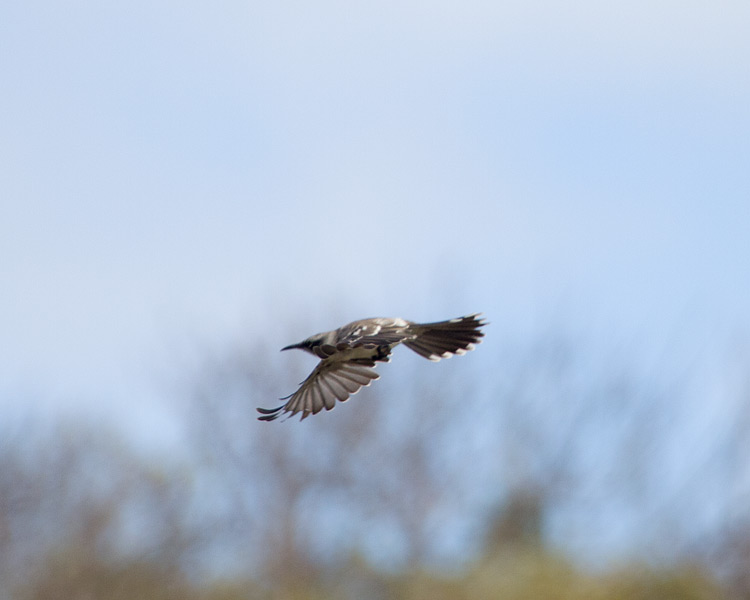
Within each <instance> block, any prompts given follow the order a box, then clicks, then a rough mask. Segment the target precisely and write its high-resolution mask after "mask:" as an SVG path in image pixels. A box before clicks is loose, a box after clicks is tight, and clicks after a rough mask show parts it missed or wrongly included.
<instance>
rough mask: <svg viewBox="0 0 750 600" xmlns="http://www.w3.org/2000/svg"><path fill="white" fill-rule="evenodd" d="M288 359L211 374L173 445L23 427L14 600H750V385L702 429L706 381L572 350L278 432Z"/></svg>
mask: <svg viewBox="0 0 750 600" xmlns="http://www.w3.org/2000/svg"><path fill="white" fill-rule="evenodd" d="M483 350H484V348H482V347H480V349H479V352H481V351H483ZM404 353H405V354H406V352H405V351H404ZM500 354H501V355H500ZM476 356H478V353H477V355H476ZM278 357H279V355H278V354H277V352H276V349H275V348H274V349H272V348H271V347H270V346H269V347H264V346H260V347H259V346H258V345H257V344H255V345H254V346H252V347H250V346H237V347H232V348H228V349H225V350H223V351H220V352H214V353H212V354H211V356H210V357H209V358H206V357H203V358H202V359H201V360H199V361H198V362H196V364H194V365H191V367H190V369H189V371H190V376H189V377H186V380H185V382H184V385H183V386H182V391H181V392H180V393H176V394H175V397H178V398H179V400H176V401H175V403H174V404H172V408H173V409H174V414H175V418H176V419H181V422H182V425H184V429H183V435H182V438H181V441H180V443H179V444H176V445H175V447H173V448H172V447H169V448H167V449H165V448H160V449H159V450H154V449H146V448H143V447H140V446H138V445H137V444H134V443H133V442H132V440H130V439H129V438H128V436H126V435H125V434H124V433H123V432H121V431H120V430H119V429H117V427H115V426H114V425H113V424H111V423H110V424H106V425H105V424H103V423H101V422H96V421H94V420H87V419H85V418H82V417H81V416H79V415H77V416H76V417H75V418H72V417H68V418H57V419H46V420H43V419H41V418H40V417H39V416H38V415H32V416H29V417H28V418H27V419H21V420H17V419H16V420H13V421H11V422H6V423H5V424H4V425H3V426H2V427H0V436H1V437H0V584H1V585H0V600H5V599H6V598H13V599H16V598H18V599H23V600H37V599H39V600H41V599H53V598H54V599H57V598H60V599H71V600H78V599H80V600H84V599H86V600H89V599H101V600H110V599H111V600H115V599H118V600H119V599H126V598H127V599H130V598H139V599H143V600H150V599H175V600H176V599H180V600H191V599H206V600H208V599H217V600H219V599H221V600H234V599H243V598H268V599H280V600H282V599H297V598H299V599H302V598H315V599H338V598H341V599H344V598H357V599H360V598H361V599H389V598H424V599H425V600H427V599H430V600H439V599H446V600H447V599H467V600H469V599H484V598H508V599H527V598H528V599H531V598H534V599H536V598H550V599H563V598H564V599H573V598H576V599H577V598H590V599H602V600H606V599H613V600H614V599H630V598H638V599H651V598H653V599H654V600H657V599H659V600H663V599H696V600H697V599H715V598H729V599H735V598H736V599H741V598H750V499H748V498H747V497H746V496H743V494H742V490H743V489H746V487H743V485H740V484H738V485H735V484H736V483H737V482H738V481H740V480H742V478H743V477H744V478H745V479H744V481H745V482H747V478H748V476H750V468H749V467H748V465H750V444H749V443H748V434H749V433H750V418H748V416H750V410H748V408H747V405H748V402H747V400H748V397H749V394H748V391H749V390H750V386H745V387H743V386H739V387H732V393H734V394H736V395H737V401H736V402H735V403H733V404H732V403H727V404H728V406H733V407H734V412H732V414H729V415H725V418H724V422H726V423H728V424H730V426H729V427H727V428H725V429H722V430H720V431H718V430H717V431H714V430H712V426H711V425H706V426H705V427H702V428H701V427H698V428H697V429H691V426H690V424H691V423H692V422H693V420H692V419H690V418H688V417H689V416H690V415H691V414H695V412H696V411H698V410H700V406H702V405H703V404H701V402H702V400H704V399H700V398H697V399H691V398H692V395H691V393H690V392H691V385H690V382H689V377H687V376H686V378H685V379H680V380H678V381H666V382H665V381H664V380H663V379H662V378H660V377H658V376H656V375H649V374H648V372H643V371H638V369H636V368H634V367H633V368H630V367H628V366H627V365H625V364H618V363H617V361H613V360H596V361H591V360H586V359H585V358H584V357H583V355H582V353H580V352H577V351H576V349H575V348H573V347H571V345H570V344H567V343H565V341H564V340H561V339H559V338H555V337H554V336H550V337H549V338H548V339H544V340H540V341H537V342H535V343H533V344H530V345H528V346H527V347H524V348H518V347H514V348H510V347H509V348H507V349H505V350H501V351H499V354H498V355H497V356H485V357H484V359H483V360H476V361H474V362H472V361H468V360H467V359H455V360H453V361H447V362H446V361H443V362H442V363H440V368H437V367H435V365H433V364H431V363H427V361H420V360H419V359H418V358H416V357H415V358H414V360H408V359H401V360H399V361H394V363H393V364H391V365H387V366H385V367H384V368H383V367H381V368H380V371H381V374H384V373H387V376H385V377H383V379H382V380H381V381H379V382H378V383H377V385H375V386H373V387H371V388H368V389H366V390H364V391H363V392H360V394H359V395H357V396H355V397H354V398H353V399H352V400H350V401H349V403H348V404H347V405H345V406H339V407H338V408H337V409H336V410H334V411H333V412H331V413H326V414H323V415H318V416H316V417H315V418H311V419H308V420H306V421H305V422H303V423H298V422H296V421H290V422H287V423H271V424H266V423H259V422H258V421H256V416H257V414H256V412H255V407H256V406H258V405H261V406H272V405H273V402H274V401H273V399H274V398H276V397H278V396H279V394H280V392H286V391H291V389H294V387H293V386H294V382H296V381H300V380H301V379H302V378H303V377H304V376H305V375H306V371H307V370H308V369H309V368H310V367H311V362H310V361H309V360H307V361H306V360H304V359H303V358H302V357H299V356H298V357H297V358H296V359H294V360H293V359H291V358H290V359H289V360H286V359H287V356H286V355H285V356H284V358H285V359H284V360H279V359H278ZM474 357H475V355H472V358H474ZM397 363H401V364H397ZM487 364H494V365H496V367H495V368H492V369H490V370H488V369H487ZM501 367H502V368H501ZM386 370H388V371H386ZM290 371H291V373H290ZM658 371H659V370H658V369H654V371H653V372H654V373H658ZM284 386H291V389H290V390H286V387H284ZM727 393H729V392H727ZM269 399H271V400H270V402H269ZM704 404H705V403H704ZM699 421H700V419H699ZM696 432H697V433H696ZM707 440H708V441H707ZM704 447H705V448H707V449H708V450H707V451H706V452H703V451H702V450H700V449H701V448H704ZM707 490H708V491H707ZM707 504H710V506H708V508H707V509H706V510H703V509H704V508H706V505H707ZM706 515H709V517H710V516H711V515H713V518H712V519H708V518H707V517H706ZM699 523H703V525H700V524H699ZM706 523H707V524H706ZM618 547H619V548H623V550H622V552H621V553H620V554H618V552H617V551H616V550H615V551H612V550H611V549H612V548H618ZM600 552H601V553H602V555H603V556H602V558H601V560H597V554H598V553H600ZM613 556H614V559H613V558H612V557H613Z"/></svg>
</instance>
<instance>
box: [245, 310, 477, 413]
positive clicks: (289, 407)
mask: <svg viewBox="0 0 750 600" xmlns="http://www.w3.org/2000/svg"><path fill="white" fill-rule="evenodd" d="M480 315H481V313H477V314H473V315H468V316H466V317H459V318H457V319H451V320H449V321H439V322H437V323H413V322H412V321H407V320H405V319H386V318H375V319H363V320H361V321H354V322H353V323H349V324H348V325H344V326H343V327H339V328H338V329H334V330H333V331H326V332H325V333H318V334H316V335H313V336H310V337H309V338H307V339H306V340H303V341H301V342H299V343H298V344H291V345H290V346H286V347H285V348H282V350H291V349H292V348H299V349H300V350H304V351H306V352H309V353H310V354H314V355H315V356H317V357H318V358H320V362H319V363H318V366H317V367H315V369H314V370H313V372H312V373H310V375H309V376H308V377H307V379H305V380H304V381H303V382H302V383H301V384H300V387H299V389H298V390H297V391H296V392H294V393H293V394H291V395H289V396H287V397H285V398H282V400H286V401H287V402H286V403H285V404H282V405H281V406H279V407H278V408H258V409H257V410H258V412H259V413H261V416H260V417H258V419H259V420H261V421H273V420H274V419H276V418H278V417H280V416H281V415H283V414H286V413H290V414H289V416H290V417H292V416H294V415H296V414H297V413H302V419H306V418H307V417H309V416H310V415H315V414H317V413H319V412H320V411H321V410H322V409H324V408H325V409H326V410H331V409H332V408H333V407H334V406H335V405H336V400H339V401H341V402H344V401H346V400H347V399H348V398H349V396H351V395H352V394H355V393H357V392H358V391H359V390H360V388H362V387H365V386H368V385H370V383H371V382H372V381H373V380H375V379H378V378H379V377H380V375H378V374H377V373H376V372H375V363H376V362H389V361H390V354H391V351H392V350H393V348H395V347H396V346H398V345H399V344H401V343H403V344H404V345H405V346H406V347H407V348H409V349H410V350H413V351H414V352H416V353H417V354H419V355H420V356H424V357H425V358H427V359H429V360H432V361H439V360H440V359H441V358H450V357H451V356H453V355H454V354H465V353H466V352H467V351H469V350H473V349H474V344H478V343H480V342H481V341H482V339H481V338H482V337H483V336H484V333H482V331H480V329H481V328H482V327H483V326H485V325H486V324H487V323H486V322H485V321H483V320H482V319H480V318H479V317H480Z"/></svg>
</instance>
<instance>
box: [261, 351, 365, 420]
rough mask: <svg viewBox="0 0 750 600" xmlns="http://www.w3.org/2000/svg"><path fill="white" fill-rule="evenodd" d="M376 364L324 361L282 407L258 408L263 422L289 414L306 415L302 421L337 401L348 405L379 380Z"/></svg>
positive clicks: (357, 360) (329, 407) (330, 407)
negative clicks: (355, 396) (357, 394)
mask: <svg viewBox="0 0 750 600" xmlns="http://www.w3.org/2000/svg"><path fill="white" fill-rule="evenodd" d="M374 367H375V362H374V361H372V360H368V359H354V360H350V361H329V360H322V361H320V363H318V366H317V367H315V370H313V372H312V373H310V375H309V376H308V377H307V379H305V381H303V382H302V385H300V388H299V389H298V390H297V391H296V392H294V393H293V394H292V395H291V396H287V397H286V398H282V400H288V401H287V402H286V404H283V405H281V406H279V407H278V408H271V409H269V408H258V409H257V410H258V412H259V413H261V414H262V415H263V416H261V417H258V419H259V420H261V421H273V420H274V419H277V418H278V417H280V416H281V415H283V414H285V413H291V414H290V415H289V416H294V415H296V414H297V413H299V412H301V413H302V419H306V418H307V417H309V416H310V415H315V414H317V413H319V412H320V411H321V410H322V409H323V408H325V409H326V410H331V409H332V408H333V407H334V406H335V405H336V400H338V401H340V402H345V401H346V400H348V399H349V396H351V395H352V394H356V393H357V392H358V391H359V390H360V389H361V388H362V387H365V386H368V385H370V383H371V382H372V381H374V380H375V379H378V378H379V377H380V375H378V374H377V373H376V372H375V370H374Z"/></svg>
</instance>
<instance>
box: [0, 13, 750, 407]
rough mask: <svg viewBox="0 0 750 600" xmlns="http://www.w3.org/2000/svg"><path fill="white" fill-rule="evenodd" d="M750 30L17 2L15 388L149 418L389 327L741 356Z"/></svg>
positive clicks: (5, 312)
mask: <svg viewBox="0 0 750 600" xmlns="http://www.w3.org/2000/svg"><path fill="white" fill-rule="evenodd" d="M749 25H750V5H748V4H747V3H746V2H740V1H737V2H676V1H664V2H659V3H653V2H641V1H635V2H633V1H631V2H627V3H600V2H593V1H591V2H588V1H578V2H576V1H574V2H567V3H552V2H542V1H538V2H507V3H503V2H493V3H489V2H461V3H447V2H442V3H422V2H409V1H405V2H378V3H366V4H358V5H352V4H351V3H343V2H319V3H301V2H276V3H273V4H270V3H264V4H258V5H255V4H251V3H244V2H235V1H231V0H226V1H223V2H214V3H199V2H141V1H134V2H129V3H125V4H122V3H97V2H86V1H78V2H70V3H57V2H45V1H31V2H6V3H4V4H3V6H2V7H0V72H1V73H2V78H3V86H2V87H3V90H2V92H0V257H1V259H0V280H1V281H2V286H1V291H0V335H1V336H2V344H0V365H2V366H0V392H2V393H3V395H5V396H6V397H7V398H9V399H11V401H13V400H12V398H15V397H17V394H18V393H19V391H20V392H23V393H24V394H27V393H28V394H29V396H30V397H33V398H39V399H43V398H49V399H51V400H52V401H53V402H55V403H56V404H60V405H62V406H71V407H76V406H79V403H80V402H81V401H84V403H87V402H86V401H90V400H96V401H100V400H102V399H104V400H105V401H111V402H113V403H117V402H118V401H123V402H131V401H133V399H134V397H143V398H151V397H152V395H153V394H156V392H155V391H154V388H155V387H158V385H157V384H155V383H154V382H155V381H158V379H159V373H160V372H161V371H162V369H164V368H167V367H168V366H169V365H170V361H171V360H172V355H173V354H177V355H179V354H180V348H181V344H183V343H186V344H191V343H194V340H195V339H208V340H222V339H228V338H230V337H236V336H238V335H245V336H258V337H263V338H273V339H278V340H279V344H278V345H279V346H282V345H285V344H286V343H289V342H291V341H296V339H297V338H298V337H305V336H306V335H308V334H310V333H312V332H313V331H317V330H323V329H328V328H331V327H334V326H336V325H339V324H340V323H338V322H334V321H333V319H340V320H342V321H345V320H351V319H354V318H360V317H364V316H375V315H388V316H403V317H405V318H410V319H415V320H436V319H439V318H444V317H445V318H447V317H453V316H456V315H459V314H464V313H468V312H474V311H484V312H485V313H486V314H487V316H488V318H489V319H490V320H491V321H492V323H493V329H492V333H493V335H496V336H497V338H496V339H498V340H499V339H522V338H524V337H525V336H530V335H534V334H536V333H538V332H539V331H541V330H542V329H543V328H544V327H546V326H548V325H552V324H554V325H556V326H560V327H562V328H565V329H569V330H572V331H575V332H582V334H583V335H585V336H587V337H589V338H591V339H595V340H599V341H600V342H601V343H603V344H605V345H606V344H607V343H610V342H612V341H613V340H617V341H618V343H619V342H622V343H627V344H631V345H632V346H631V347H632V348H633V352H634V353H635V354H637V353H639V352H643V353H645V354H648V353H649V352H654V351H656V352H663V350H664V348H665V347H667V348H672V349H673V352H670V353H669V354H670V355H671V356H674V357H675V361H676V364H677V363H679V362H680V360H681V358H680V357H682V358H684V360H687V361H689V360H692V359H693V357H695V356H703V355H704V353H705V348H706V347H709V348H714V349H717V350H716V351H717V352H721V350H720V349H721V348H723V347H724V344H725V343H726V344H729V343H730V341H731V340H733V339H736V338H737V337H740V338H743V337H744V338H746V337H747V333H748V331H750V308H749V307H750V252H749V251H750V243H749V242H748V239H750V169H749V168H748V165H750V67H748V57H750V36H748V35H747V31H748V26H749ZM299 324H304V325H305V330H304V331H300V332H299V335H297V333H292V332H290V329H292V326H296V325H299ZM308 328H311V330H310V331H308ZM290 337H291V338H292V339H290ZM492 343H496V342H493V341H492V339H491V338H489V337H488V340H487V344H488V345H491V344H492ZM707 362H709V361H707ZM712 364H716V363H715V361H714V363H712ZM282 387H283V391H286V387H284V386H282ZM280 391H282V390H280Z"/></svg>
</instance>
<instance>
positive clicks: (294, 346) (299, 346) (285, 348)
mask: <svg viewBox="0 0 750 600" xmlns="http://www.w3.org/2000/svg"><path fill="white" fill-rule="evenodd" d="M304 347H305V345H304V343H302V342H300V343H299V344H290V345H289V346H284V347H283V348H282V349H281V351H282V352H283V351H284V350H293V349H294V348H304Z"/></svg>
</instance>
